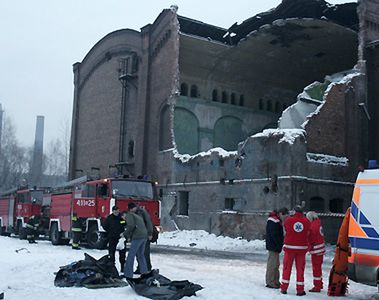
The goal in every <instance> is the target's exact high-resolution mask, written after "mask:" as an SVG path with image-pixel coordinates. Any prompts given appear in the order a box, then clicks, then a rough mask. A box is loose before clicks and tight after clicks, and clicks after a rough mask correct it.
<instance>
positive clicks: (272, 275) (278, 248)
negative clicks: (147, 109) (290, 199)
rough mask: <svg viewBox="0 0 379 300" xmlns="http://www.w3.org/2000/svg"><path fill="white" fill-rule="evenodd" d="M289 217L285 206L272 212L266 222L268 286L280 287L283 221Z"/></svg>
mask: <svg viewBox="0 0 379 300" xmlns="http://www.w3.org/2000/svg"><path fill="white" fill-rule="evenodd" d="M287 217H288V209H287V208H285V207H283V208H281V209H279V210H278V211H276V210H273V211H272V212H270V214H269V217H268V219H267V224H266V249H267V250H268V258H267V267H266V287H268V288H273V289H278V288H280V281H279V266H280V261H279V254H280V252H282V247H283V240H284V235H283V222H284V220H285V219H286V218H287Z"/></svg>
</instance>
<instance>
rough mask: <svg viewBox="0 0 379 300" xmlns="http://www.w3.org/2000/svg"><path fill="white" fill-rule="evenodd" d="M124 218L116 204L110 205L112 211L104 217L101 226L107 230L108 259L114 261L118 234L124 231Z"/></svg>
mask: <svg viewBox="0 0 379 300" xmlns="http://www.w3.org/2000/svg"><path fill="white" fill-rule="evenodd" d="M123 223H124V220H123V219H122V218H121V216H120V210H119V209H118V207H117V206H113V207H112V213H111V214H110V215H109V216H108V217H107V218H106V219H105V222H104V224H103V228H104V229H105V231H106V232H107V238H108V253H109V259H110V261H112V262H113V263H115V254H116V247H117V244H118V240H119V238H120V234H121V233H122V232H123V231H124V224H123Z"/></svg>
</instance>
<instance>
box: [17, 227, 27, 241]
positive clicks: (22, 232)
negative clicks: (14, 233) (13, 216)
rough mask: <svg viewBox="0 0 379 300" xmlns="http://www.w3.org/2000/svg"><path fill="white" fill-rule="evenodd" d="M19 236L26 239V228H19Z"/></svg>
mask: <svg viewBox="0 0 379 300" xmlns="http://www.w3.org/2000/svg"><path fill="white" fill-rule="evenodd" d="M18 237H19V238H20V240H26V229H25V228H23V227H21V228H20V229H19V230H18Z"/></svg>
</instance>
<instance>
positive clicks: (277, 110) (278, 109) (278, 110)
mask: <svg viewBox="0 0 379 300" xmlns="http://www.w3.org/2000/svg"><path fill="white" fill-rule="evenodd" d="M275 112H276V113H279V112H280V103H279V101H276V103H275Z"/></svg>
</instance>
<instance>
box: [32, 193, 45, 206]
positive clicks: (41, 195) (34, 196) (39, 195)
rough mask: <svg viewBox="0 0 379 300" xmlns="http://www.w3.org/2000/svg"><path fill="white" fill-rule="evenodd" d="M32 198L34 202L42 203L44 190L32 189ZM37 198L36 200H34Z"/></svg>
mask: <svg viewBox="0 0 379 300" xmlns="http://www.w3.org/2000/svg"><path fill="white" fill-rule="evenodd" d="M30 199H31V201H32V203H33V202H34V203H39V204H41V203H42V200H43V192H42V191H31V192H30ZM34 200H35V201H34Z"/></svg>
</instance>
